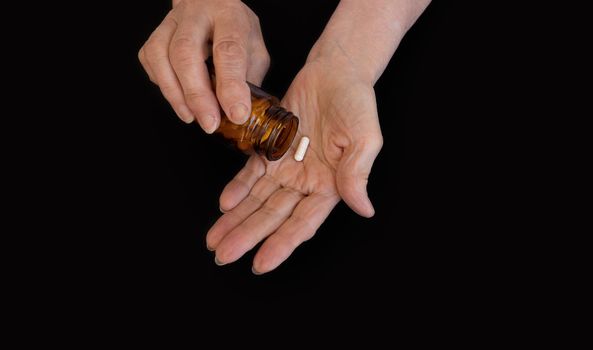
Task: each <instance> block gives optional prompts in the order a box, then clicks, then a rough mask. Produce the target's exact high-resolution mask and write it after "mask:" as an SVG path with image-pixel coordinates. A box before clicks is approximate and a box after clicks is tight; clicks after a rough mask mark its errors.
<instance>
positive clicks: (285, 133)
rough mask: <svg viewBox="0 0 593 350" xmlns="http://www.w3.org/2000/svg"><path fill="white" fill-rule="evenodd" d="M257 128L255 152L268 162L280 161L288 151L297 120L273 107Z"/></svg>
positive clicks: (288, 113) (296, 126) (280, 109)
mask: <svg viewBox="0 0 593 350" xmlns="http://www.w3.org/2000/svg"><path fill="white" fill-rule="evenodd" d="M265 115H266V121H265V122H264V123H263V125H261V127H260V128H259V129H260V130H259V133H258V137H257V139H258V142H256V143H255V144H254V148H255V151H256V152H258V153H260V154H263V155H265V156H266V158H268V159H269V160H277V159H280V158H281V157H282V156H283V155H284V153H286V151H287V150H288V148H289V147H290V145H291V144H292V141H293V139H294V136H295V135H296V131H297V129H298V118H297V117H296V116H295V115H294V114H292V113H291V112H289V111H287V110H286V109H284V108H282V107H280V106H276V105H273V106H271V107H270V108H268V110H267V111H266V113H265Z"/></svg>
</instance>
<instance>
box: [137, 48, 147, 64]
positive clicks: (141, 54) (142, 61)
mask: <svg viewBox="0 0 593 350" xmlns="http://www.w3.org/2000/svg"><path fill="white" fill-rule="evenodd" d="M138 60H139V61H140V63H142V64H144V63H145V62H146V58H145V57H144V46H142V47H141V48H140V50H138Z"/></svg>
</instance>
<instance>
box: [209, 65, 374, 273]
mask: <svg viewBox="0 0 593 350" xmlns="http://www.w3.org/2000/svg"><path fill="white" fill-rule="evenodd" d="M325 72H327V70H326V68H325V67H323V66H322V65H320V64H317V63H309V64H307V65H306V66H305V67H304V68H303V69H302V70H301V72H300V73H299V75H297V77H296V78H295V80H294V81H293V83H292V85H291V87H290V89H289V90H288V92H287V94H286V96H285V97H284V99H283V101H282V105H283V106H284V107H286V108H287V109H288V110H290V111H292V112H294V113H295V114H296V115H298V116H300V126H299V133H298V134H297V136H296V138H295V143H294V144H293V146H292V147H291V149H290V150H289V151H288V152H287V154H286V155H285V156H284V157H283V158H282V159H281V160H279V161H276V162H269V161H267V160H265V159H264V158H263V157H260V156H258V155H254V156H252V157H251V158H250V159H249V160H248V162H247V164H246V165H245V167H244V168H243V169H242V170H241V171H240V172H239V173H238V174H237V176H236V177H235V178H234V179H233V180H232V181H231V182H230V183H229V184H228V185H227V186H226V187H225V189H224V191H223V193H222V195H221V198H220V205H221V210H223V211H225V214H224V215H223V216H222V217H221V218H220V219H219V220H218V221H217V222H216V223H215V224H214V226H213V227H212V228H211V229H210V231H209V232H208V236H207V243H208V246H209V247H210V249H213V250H214V249H215V250H216V260H217V263H218V264H226V263H230V262H233V261H235V260H237V259H239V258H240V257H241V256H242V255H243V254H245V253H246V252H247V251H249V250H250V249H252V248H253V247H255V246H256V245H257V244H258V243H259V242H260V241H261V240H263V239H266V238H267V239H266V241H265V242H264V244H263V245H262V247H261V248H260V249H259V251H258V253H257V255H256V257H255V259H254V264H253V266H254V271H256V272H258V273H263V272H268V271H270V270H273V269H274V268H276V267H277V266H278V265H279V264H280V263H282V262H283V261H284V260H285V259H286V258H288V256H289V255H290V254H291V253H292V252H293V250H294V249H295V248H296V247H297V246H298V245H300V244H301V243H302V242H304V241H306V240H308V239H310V238H311V237H312V236H313V235H314V234H315V232H316V231H317V229H318V228H319V226H321V224H322V223H323V221H324V220H325V219H326V218H327V216H328V215H329V213H330V212H331V210H332V209H333V208H334V207H335V205H336V204H337V203H338V202H339V200H340V198H343V199H345V200H346V202H347V203H348V204H349V205H350V206H351V207H352V208H353V209H354V210H356V211H357V212H359V213H360V214H361V215H365V216H372V206H371V207H370V211H369V210H368V206H369V205H370V203H366V202H365V199H366V192H365V193H364V198H362V197H361V196H360V193H358V192H360V189H358V188H356V187H360V186H359V185H360V181H361V180H362V181H363V182H364V185H366V177H368V173H365V170H362V174H360V169H359V168H364V165H365V164H366V162H367V161H366V160H364V159H363V160H361V159H359V158H360V157H361V156H364V152H363V151H365V150H366V149H368V147H367V146H368V145H369V143H373V142H374V141H372V140H373V138H375V139H376V140H378V141H380V139H381V134H380V131H379V128H378V121H377V118H376V105H375V99H374V92H373V89H372V88H371V87H367V86H366V85H364V84H359V83H357V82H353V81H350V80H349V79H348V78H347V77H345V76H338V75H336V74H334V75H332V76H328V74H327V73H325ZM369 112H370V113H369ZM369 114H370V115H372V116H374V118H371V119H370V120H369ZM301 136H308V137H309V138H310V139H311V143H310V146H309V149H308V151H307V154H306V156H305V159H304V160H303V161H302V162H297V161H295V160H294V159H293V155H294V151H295V147H296V146H297V145H298V141H299V139H300V137H301ZM375 148H380V144H379V145H378V147H375ZM374 151H375V149H373V152H374ZM376 152H378V149H376ZM375 156H376V153H375V154H374V155H373V156H372V159H371V160H370V162H371V164H372V160H373V159H374V157H375ZM369 171H370V166H369ZM357 172H358V173H357ZM357 175H362V179H361V178H358V177H357ZM366 201H368V199H366Z"/></svg>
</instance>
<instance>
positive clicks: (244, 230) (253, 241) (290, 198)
mask: <svg viewBox="0 0 593 350" xmlns="http://www.w3.org/2000/svg"><path fill="white" fill-rule="evenodd" d="M301 199H303V194H301V193H299V192H296V191H294V190H292V189H289V188H281V189H279V190H278V191H276V192H274V194H272V195H271V196H270V198H268V200H267V201H266V202H265V203H264V204H263V205H262V207H261V208H259V209H258V210H257V211H256V212H255V213H253V214H251V216H249V217H248V218H247V219H246V220H245V221H243V222H242V223H241V225H239V226H237V227H235V228H234V229H233V230H232V231H231V232H229V233H228V234H227V235H226V236H225V237H224V238H223V239H222V240H221V241H220V243H219V244H218V246H217V247H216V258H217V260H218V262H219V263H220V264H228V263H231V262H233V261H236V260H237V259H239V258H240V257H242V256H243V254H245V253H246V252H248V251H249V250H251V249H253V247H255V246H256V245H257V244H258V243H259V242H260V241H261V240H262V239H264V238H266V237H268V236H269V235H270V234H272V233H273V232H274V231H276V229H277V228H278V227H280V225H281V224H282V223H283V222H284V221H286V219H287V218H288V217H289V216H290V214H291V213H292V211H293V210H294V208H295V207H296V205H297V204H298V203H299V202H300V201H301Z"/></svg>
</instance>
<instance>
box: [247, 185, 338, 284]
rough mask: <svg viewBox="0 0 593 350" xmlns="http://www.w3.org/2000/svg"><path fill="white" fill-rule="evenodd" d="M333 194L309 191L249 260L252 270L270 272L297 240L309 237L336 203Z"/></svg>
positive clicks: (290, 252)
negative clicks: (310, 193) (310, 192)
mask: <svg viewBox="0 0 593 350" xmlns="http://www.w3.org/2000/svg"><path fill="white" fill-rule="evenodd" d="M338 201H339V198H338V196H336V195H324V194H313V195H310V196H308V197H306V198H305V199H303V200H302V201H301V202H300V203H299V204H298V205H297V207H296V209H295V210H294V212H293V213H292V215H291V216H290V217H289V218H288V220H286V221H285V222H284V223H283V224H282V226H280V228H279V229H278V230H277V231H276V232H275V233H274V234H272V235H271V236H270V237H268V239H267V240H266V241H265V242H264V244H263V245H262V246H261V248H260V249H259V251H258V252H257V254H256V255H255V258H254V259H253V272H254V273H256V274H262V273H266V272H269V271H272V270H273V269H275V268H276V267H278V265H280V264H281V263H282V262H283V261H284V260H286V259H287V258H288V257H289V256H290V254H292V252H293V251H294V250H295V249H296V247H298V246H299V245H300V244H301V243H303V242H305V241H306V240H308V239H310V238H311V237H313V236H314V235H315V232H316V231H317V229H318V228H319V226H321V224H322V223H323V222H324V221H325V219H326V218H327V216H328V215H329V213H330V212H331V211H332V209H333V208H334V207H335V206H336V204H337V203H338Z"/></svg>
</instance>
